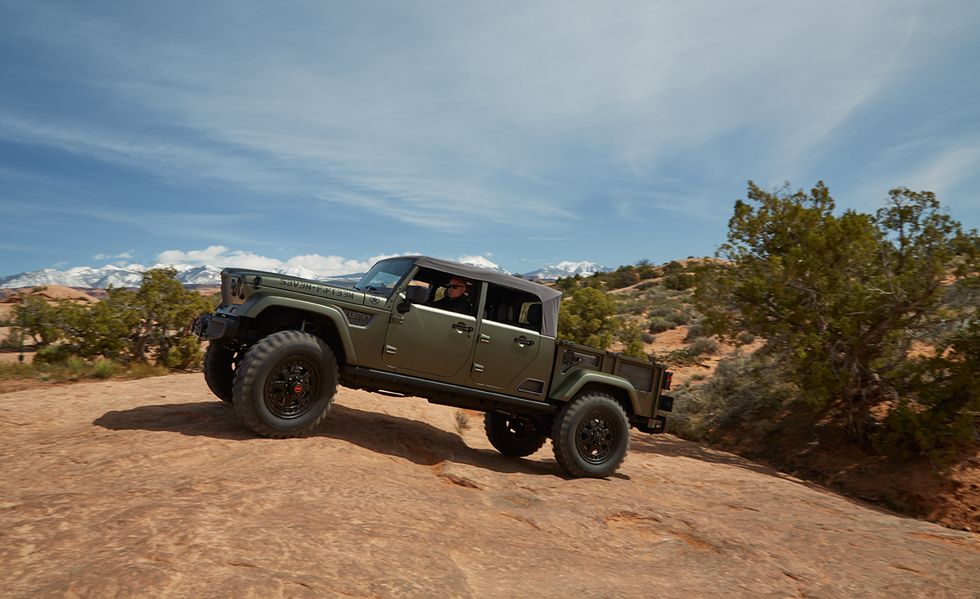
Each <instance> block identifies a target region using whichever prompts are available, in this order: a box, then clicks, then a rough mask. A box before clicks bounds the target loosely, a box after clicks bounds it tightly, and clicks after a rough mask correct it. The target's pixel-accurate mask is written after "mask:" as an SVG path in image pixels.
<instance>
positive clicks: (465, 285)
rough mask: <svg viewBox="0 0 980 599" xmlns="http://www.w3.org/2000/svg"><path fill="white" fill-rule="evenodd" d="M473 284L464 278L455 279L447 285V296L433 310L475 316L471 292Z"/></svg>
mask: <svg viewBox="0 0 980 599" xmlns="http://www.w3.org/2000/svg"><path fill="white" fill-rule="evenodd" d="M472 286H473V283H472V282H470V281H467V280H466V279H464V278H462V277H453V278H451V279H449V283H448V284H446V295H444V296H442V299H440V300H438V301H436V302H434V303H433V304H432V307H433V308H439V309H440V310H448V311H450V312H457V313H459V314H468V315H471V316H472V314H473V301H472V300H471V299H470V295H469V291H470V288H471V287H472Z"/></svg>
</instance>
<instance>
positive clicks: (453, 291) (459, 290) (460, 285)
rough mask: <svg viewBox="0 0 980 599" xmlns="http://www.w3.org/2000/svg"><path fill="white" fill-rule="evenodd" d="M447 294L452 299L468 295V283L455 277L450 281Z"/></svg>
mask: <svg viewBox="0 0 980 599" xmlns="http://www.w3.org/2000/svg"><path fill="white" fill-rule="evenodd" d="M446 293H447V294H448V295H449V297H451V298H452V299H456V298H457V297H459V296H461V295H463V294H464V293H466V281H464V280H463V279H460V278H459V277H453V278H452V279H450V280H449V284H448V285H446Z"/></svg>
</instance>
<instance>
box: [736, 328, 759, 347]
mask: <svg viewBox="0 0 980 599" xmlns="http://www.w3.org/2000/svg"><path fill="white" fill-rule="evenodd" d="M735 340H736V341H738V342H739V343H740V344H742V345H748V344H749V343H752V342H753V341H755V335H753V334H752V333H750V332H748V331H742V332H741V333H739V334H738V337H736V339H735Z"/></svg>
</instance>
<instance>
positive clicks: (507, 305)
mask: <svg viewBox="0 0 980 599" xmlns="http://www.w3.org/2000/svg"><path fill="white" fill-rule="evenodd" d="M446 296H452V297H449V298H447V297H446ZM449 300H452V301H449ZM560 302H561V293H560V292H558V291H556V290H554V289H552V288H550V287H546V286H544V285H539V284H537V283H532V282H530V281H525V280H523V279H519V278H516V277H513V276H510V275H506V274H501V273H497V272H493V271H490V270H486V269H482V268H477V267H472V266H468V265H465V264H460V263H457V262H450V261H447V260H438V259H435V258H429V257H425V256H405V257H398V258H391V259H388V260H382V261H381V262H378V263H377V264H375V265H374V267H372V268H371V270H370V271H369V272H368V273H367V274H366V275H364V277H363V278H362V279H361V280H360V282H358V283H357V284H356V285H355V286H354V288H353V289H350V288H344V287H340V286H334V285H328V284H324V283H319V282H315V281H309V280H305V279H300V278H296V277H290V276H286V275H281V274H276V273H270V272H262V271H255V270H245V269H235V268H228V269H225V270H224V271H223V272H222V273H221V304H220V305H219V306H218V308H217V310H216V311H215V312H214V313H211V314H202V315H201V316H199V317H198V318H197V319H196V320H195V321H194V324H193V328H194V332H195V333H196V334H197V335H198V336H200V337H201V338H202V339H206V340H209V341H210V344H209V347H208V351H207V353H206V354H205V359H204V377H205V379H206V381H207V384H208V387H209V388H210V389H211V390H212V391H213V392H214V394H215V395H217V396H218V397H219V398H221V399H222V400H224V401H227V402H231V403H232V404H233V405H234V408H235V411H236V412H237V413H238V415H239V417H240V418H241V420H242V421H243V422H244V423H245V425H246V426H248V427H249V428H250V429H252V430H253V431H255V432H256V433H258V434H260V435H264V436H268V437H293V436H298V435H302V434H304V433H306V432H308V431H310V430H312V429H313V428H314V427H316V426H317V425H318V424H319V423H320V421H321V420H323V418H324V417H325V416H326V415H327V412H328V411H329V410H330V405H331V403H332V402H333V397H334V394H335V393H336V390H337V384H338V383H339V384H341V385H344V386H346V387H351V388H356V389H367V390H369V391H376V392H379V393H384V394H387V395H394V396H418V397H424V398H426V399H428V400H429V401H430V402H433V403H437V404H444V405H450V406H457V407H462V408H468V409H473V410H479V411H482V412H484V413H485V418H484V426H485V429H486V433H487V437H488V438H489V440H490V443H491V444H492V445H493V446H494V447H495V448H496V449H497V450H498V451H500V452H501V453H502V454H504V455H510V456H527V455H530V454H532V453H534V452H535V451H537V450H538V449H540V448H541V446H542V445H543V444H544V442H545V441H546V440H547V438H548V437H549V436H550V437H551V438H552V445H553V448H554V453H555V458H556V459H557V461H558V464H559V465H560V466H561V467H562V468H563V469H564V470H565V471H566V472H568V473H569V474H571V475H573V476H593V477H601V476H608V475H609V474H612V473H613V472H615V471H616V469H617V468H618V467H619V465H620V463H622V461H623V458H624V457H625V456H626V452H627V451H628V450H629V432H630V426H633V427H635V428H637V429H638V430H640V431H643V432H647V433H658V432H663V431H664V430H665V426H666V417H665V416H664V415H663V413H665V412H669V411H670V410H671V407H672V404H673V400H672V399H671V398H670V397H668V396H666V395H663V394H662V390H666V389H669V388H670V379H671V373H670V372H668V371H667V370H666V369H665V367H664V366H662V365H660V364H655V363H653V362H648V361H644V360H638V359H634V358H629V357H626V356H622V355H620V354H616V353H611V352H605V351H602V350H598V349H593V348H590V347H585V346H581V345H576V344H573V343H568V342H565V341H561V340H558V339H557V331H558V306H559V304H560Z"/></svg>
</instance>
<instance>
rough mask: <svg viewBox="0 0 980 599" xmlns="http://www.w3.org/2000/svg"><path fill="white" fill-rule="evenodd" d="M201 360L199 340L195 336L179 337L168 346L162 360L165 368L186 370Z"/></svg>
mask: <svg viewBox="0 0 980 599" xmlns="http://www.w3.org/2000/svg"><path fill="white" fill-rule="evenodd" d="M200 361H201V342H200V341H198V339H197V337H180V338H178V339H176V340H175V341H174V343H173V345H172V346H171V347H170V351H169V352H167V355H166V356H164V358H163V362H164V364H165V365H166V366H167V368H172V369H175V370H187V369H188V368H190V367H191V366H194V365H196V364H198V363H200Z"/></svg>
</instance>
